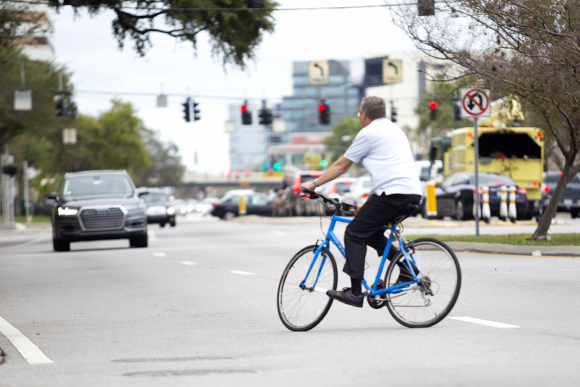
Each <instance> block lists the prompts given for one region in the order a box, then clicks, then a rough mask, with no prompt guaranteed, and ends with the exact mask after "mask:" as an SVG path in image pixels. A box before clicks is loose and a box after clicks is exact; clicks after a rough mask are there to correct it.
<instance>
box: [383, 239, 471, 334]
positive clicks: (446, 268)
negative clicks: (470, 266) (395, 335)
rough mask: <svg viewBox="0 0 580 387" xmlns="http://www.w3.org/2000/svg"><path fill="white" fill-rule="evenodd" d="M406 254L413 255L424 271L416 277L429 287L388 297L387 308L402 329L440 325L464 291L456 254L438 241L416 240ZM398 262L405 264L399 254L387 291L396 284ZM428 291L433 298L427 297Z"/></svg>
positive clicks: (388, 275)
mask: <svg viewBox="0 0 580 387" xmlns="http://www.w3.org/2000/svg"><path fill="white" fill-rule="evenodd" d="M406 251H407V252H410V253H411V254H412V256H413V258H414V259H415V262H416V263H417V265H418V266H419V269H421V272H422V274H423V276H420V275H419V274H418V273H416V274H417V276H418V277H419V278H420V279H422V280H424V281H423V283H424V284H427V287H425V285H420V284H414V285H411V286H409V287H408V288H407V289H408V290H405V291H403V292H401V293H387V298H386V301H387V305H386V306H387V309H388V311H389V313H390V314H391V316H393V318H394V319H395V320H396V321H397V322H398V323H400V324H401V325H404V326H406V327H409V328H427V327H430V326H433V325H435V324H437V323H439V322H440V321H441V320H443V319H444V318H445V316H447V315H448V314H449V312H451V309H453V306H454V305H455V303H456V301H457V298H458V297H459V291H460V289H461V268H460V266H459V261H458V260H457V257H456V256H455V253H454V252H453V250H451V249H450V248H449V246H447V245H446V244H445V243H443V242H441V241H439V240H437V239H433V238H420V239H417V240H415V241H412V242H410V243H408V244H407V246H406ZM399 261H400V262H406V261H405V258H404V256H403V253H399V254H398V255H397V257H395V259H393V260H392V261H391V263H390V264H389V266H388V267H387V271H386V273H385V284H386V285H385V287H391V286H394V285H395V283H396V282H397V280H398V275H399V273H400V270H399V266H398V265H397V262H399ZM425 277H426V278H425ZM429 290H431V292H432V294H428V293H429ZM427 300H428V301H427ZM428 302H430V304H428Z"/></svg>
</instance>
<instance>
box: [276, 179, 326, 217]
mask: <svg viewBox="0 0 580 387" xmlns="http://www.w3.org/2000/svg"><path fill="white" fill-rule="evenodd" d="M322 173H323V172H321V171H304V172H298V173H296V174H295V175H294V177H293V178H292V183H291V184H289V185H288V187H286V190H285V192H286V200H285V206H286V214H287V215H289V216H304V215H314V212H313V211H312V208H313V207H312V206H309V205H308V204H307V201H308V197H300V196H301V195H302V193H301V192H300V184H302V183H307V182H309V181H312V180H314V179H316V178H317V177H319V176H320V175H322Z"/></svg>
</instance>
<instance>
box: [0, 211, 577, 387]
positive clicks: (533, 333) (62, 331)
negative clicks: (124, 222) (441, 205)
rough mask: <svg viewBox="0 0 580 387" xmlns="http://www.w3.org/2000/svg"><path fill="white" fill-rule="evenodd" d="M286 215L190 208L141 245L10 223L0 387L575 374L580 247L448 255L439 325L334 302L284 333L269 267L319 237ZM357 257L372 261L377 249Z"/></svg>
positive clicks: (444, 380) (572, 378)
mask: <svg viewBox="0 0 580 387" xmlns="http://www.w3.org/2000/svg"><path fill="white" fill-rule="evenodd" d="M258 220H259V219H258ZM258 220H256V221H258ZM272 221H274V220H272ZM242 222H247V223H242ZM291 222H296V223H293V224H288V223H287V224H281V223H277V224H274V223H268V224H265V223H252V219H250V218H247V219H241V218H240V219H238V220H235V221H233V222H224V221H219V220H216V219H211V218H201V217H191V218H186V219H178V223H177V227H175V228H170V227H165V228H163V229H162V228H159V227H158V226H152V227H150V229H149V233H150V234H149V235H150V245H149V247H148V248H146V249H131V248H129V246H128V242H127V241H124V240H117V241H96V242H84V243H73V244H72V245H71V251H70V252H65V253H55V252H53V251H52V245H51V240H50V232H49V231H46V230H37V231H31V230H28V231H21V232H20V234H18V235H24V236H25V238H24V239H22V240H20V243H12V244H11V245H10V246H8V245H2V246H1V247H0V249H1V250H0V251H1V253H0V332H1V333H0V348H1V349H2V350H3V352H4V353H5V362H4V364H2V365H0V385H1V386H3V387H5V386H6V387H12V386H18V387H20V386H40V385H41V386H59V387H61V386H79V385H82V386H89V387H90V386H159V385H162V386H189V385H192V386H193V385H195V386H212V387H216V386H217V387H221V386H233V385H235V386H252V387H256V386H257V387H261V386H264V387H265V386H296V385H304V384H307V385H314V386H333V387H334V386H352V385H355V384H363V385H364V384H381V385H384V384H386V385H410V384H412V385H414V384H422V385H429V386H465V385H469V386H488V385H494V386H514V385H516V386H517V385H522V386H524V385H525V386H542V385H560V386H576V385H577V381H578V377H577V364H578V360H577V359H578V358H579V356H580V347H579V346H578V341H579V340H580V336H579V334H578V329H577V321H579V320H580V308H578V306H579V304H578V300H577V294H578V292H579V291H580V283H579V282H578V280H577V277H576V274H577V273H578V271H579V269H580V260H578V259H570V258H563V257H544V256H542V257H535V256H531V255H529V256H516V255H511V256H510V255H499V254H492V255H490V254H479V253H458V258H459V260H460V263H461V268H462V274H463V285H462V290H461V294H460V297H459V300H458V302H457V304H456V306H455V308H454V309H453V310H452V312H451V313H450V315H449V316H448V317H447V318H446V319H444V320H443V321H442V322H441V323H439V324H437V325H436V326H434V327H431V328H428V329H409V328H405V327H403V326H401V325H399V324H398V323H396V322H395V321H394V320H393V319H392V318H391V316H390V315H389V314H388V312H387V311H386V310H384V309H381V310H374V309H371V308H370V307H369V306H368V305H365V306H364V307H363V308H362V309H358V308H352V307H349V306H346V305H343V304H339V303H335V304H333V306H332V308H331V310H330V312H329V314H328V315H327V316H326V317H325V319H324V320H323V321H322V323H321V324H320V325H319V326H317V327H316V328H314V329H313V330H311V331H309V332H301V333H298V332H290V331H288V330H287V329H286V328H285V327H284V326H283V325H282V323H281V322H280V320H279V318H278V315H277V312H276V302H275V300H276V290H277V286H278V281H279V278H280V275H281V273H282V271H283V269H284V267H285V265H286V263H287V262H288V261H289V259H290V257H292V255H293V254H294V253H295V252H296V251H297V250H298V249H300V248H301V247H303V246H304V245H307V244H311V243H314V242H315V241H316V239H317V238H318V239H320V238H322V237H323V234H322V231H321V229H320V226H319V224H318V223H317V222H315V221H314V220H313V219H305V220H304V221H303V222H298V221H297V220H292V221H291ZM323 222H324V221H323ZM326 225H327V223H326ZM323 226H324V224H323ZM417 229H420V227H418V228H417ZM407 231H409V230H407ZM337 233H338V235H341V230H340V229H338V230H337ZM2 236H3V237H4V236H6V234H5V233H2ZM332 252H333V253H334V255H335V257H336V259H337V263H338V265H339V268H340V267H342V263H343V259H342V257H341V256H340V254H339V253H338V251H336V250H335V249H333V250H332ZM367 262H368V264H369V267H368V268H367V273H369V272H370V273H372V272H373V271H374V270H375V269H376V266H377V264H378V259H376V258H375V257H374V256H372V255H369V256H368V258H367ZM338 285H339V287H342V286H348V278H347V277H346V275H344V274H343V273H342V272H339V284H338ZM23 353H24V354H23Z"/></svg>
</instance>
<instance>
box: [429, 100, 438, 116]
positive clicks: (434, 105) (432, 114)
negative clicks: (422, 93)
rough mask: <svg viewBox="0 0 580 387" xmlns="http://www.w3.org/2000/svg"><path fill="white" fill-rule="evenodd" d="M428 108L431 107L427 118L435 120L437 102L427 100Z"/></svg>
mask: <svg viewBox="0 0 580 387" xmlns="http://www.w3.org/2000/svg"><path fill="white" fill-rule="evenodd" d="M429 109H431V112H430V113H429V119H430V120H431V121H435V120H436V119H437V103H436V102H434V101H431V102H429Z"/></svg>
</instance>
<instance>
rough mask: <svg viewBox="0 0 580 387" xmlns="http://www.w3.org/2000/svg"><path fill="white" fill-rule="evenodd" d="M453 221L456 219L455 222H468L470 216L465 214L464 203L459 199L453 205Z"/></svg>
mask: <svg viewBox="0 0 580 387" xmlns="http://www.w3.org/2000/svg"><path fill="white" fill-rule="evenodd" d="M455 219H457V220H468V219H470V216H469V215H468V214H466V213H465V203H464V202H463V200H461V199H459V200H458V201H457V202H456V203H455Z"/></svg>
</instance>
